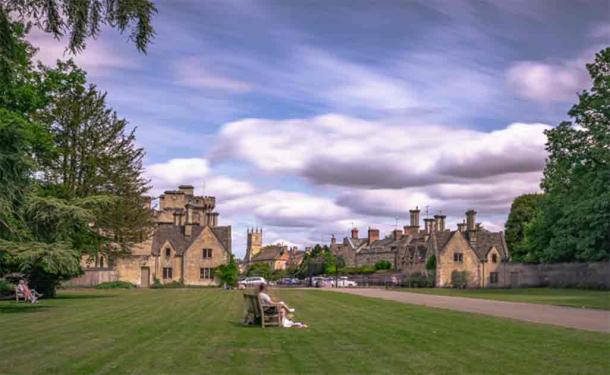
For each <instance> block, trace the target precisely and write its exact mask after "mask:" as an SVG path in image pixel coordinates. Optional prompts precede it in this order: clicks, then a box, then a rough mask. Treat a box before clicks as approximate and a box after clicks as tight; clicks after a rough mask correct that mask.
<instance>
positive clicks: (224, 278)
mask: <svg viewBox="0 0 610 375" xmlns="http://www.w3.org/2000/svg"><path fill="white" fill-rule="evenodd" d="M216 275H217V276H218V278H219V279H220V281H221V282H222V283H223V284H226V285H228V286H230V287H236V286H237V279H238V277H239V267H237V262H236V261H235V257H234V256H233V255H231V259H230V260H229V263H227V264H223V265H221V266H220V267H218V268H217V270H216Z"/></svg>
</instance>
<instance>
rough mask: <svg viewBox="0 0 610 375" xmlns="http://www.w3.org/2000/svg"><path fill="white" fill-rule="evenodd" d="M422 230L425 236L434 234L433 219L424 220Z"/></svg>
mask: <svg viewBox="0 0 610 375" xmlns="http://www.w3.org/2000/svg"><path fill="white" fill-rule="evenodd" d="M424 228H425V230H426V234H431V233H432V232H434V219H432V218H426V219H424Z"/></svg>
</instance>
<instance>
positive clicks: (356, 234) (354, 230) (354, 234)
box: [352, 228, 358, 240]
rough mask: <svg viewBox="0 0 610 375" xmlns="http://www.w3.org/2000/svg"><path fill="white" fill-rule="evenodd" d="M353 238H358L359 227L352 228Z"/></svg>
mask: <svg viewBox="0 0 610 375" xmlns="http://www.w3.org/2000/svg"><path fill="white" fill-rule="evenodd" d="M352 239H354V240H357V239H358V228H352Z"/></svg>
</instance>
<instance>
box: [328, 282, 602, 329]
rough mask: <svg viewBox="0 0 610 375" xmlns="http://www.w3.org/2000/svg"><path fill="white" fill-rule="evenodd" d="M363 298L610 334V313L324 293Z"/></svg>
mask: <svg viewBox="0 0 610 375" xmlns="http://www.w3.org/2000/svg"><path fill="white" fill-rule="evenodd" d="M324 290H331V291H333V292H341V293H348V294H355V295H359V296H363V297H374V298H381V299H386V300H390V301H396V302H402V303H410V304H414V305H424V306H429V307H438V308H441V309H449V310H456V311H464V312H470V313H478V314H486V315H493V316H499V317H503V318H511V319H518V320H525V321H528V322H534V323H543V324H552V325H558V326H563V327H570V328H577V329H584V330H587V331H597V332H606V333H610V311H605V310H594V309H579V308H574V307H562V306H551V305H541V304H534V303H523V302H505V301H495V300H487V299H479V298H466V297H449V296H436V295H431V294H420V293H409V292H396V291H391V290H384V289H364V288H354V289H351V288H350V289H347V288H343V289H324Z"/></svg>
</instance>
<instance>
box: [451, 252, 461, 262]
mask: <svg viewBox="0 0 610 375" xmlns="http://www.w3.org/2000/svg"><path fill="white" fill-rule="evenodd" d="M453 261H454V262H463V261H464V254H462V253H453Z"/></svg>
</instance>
